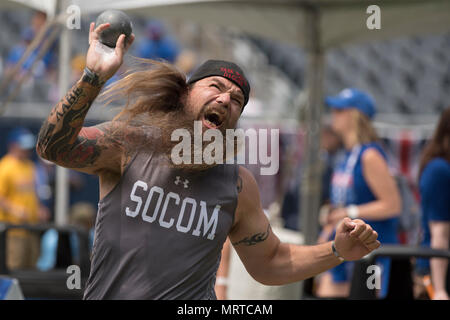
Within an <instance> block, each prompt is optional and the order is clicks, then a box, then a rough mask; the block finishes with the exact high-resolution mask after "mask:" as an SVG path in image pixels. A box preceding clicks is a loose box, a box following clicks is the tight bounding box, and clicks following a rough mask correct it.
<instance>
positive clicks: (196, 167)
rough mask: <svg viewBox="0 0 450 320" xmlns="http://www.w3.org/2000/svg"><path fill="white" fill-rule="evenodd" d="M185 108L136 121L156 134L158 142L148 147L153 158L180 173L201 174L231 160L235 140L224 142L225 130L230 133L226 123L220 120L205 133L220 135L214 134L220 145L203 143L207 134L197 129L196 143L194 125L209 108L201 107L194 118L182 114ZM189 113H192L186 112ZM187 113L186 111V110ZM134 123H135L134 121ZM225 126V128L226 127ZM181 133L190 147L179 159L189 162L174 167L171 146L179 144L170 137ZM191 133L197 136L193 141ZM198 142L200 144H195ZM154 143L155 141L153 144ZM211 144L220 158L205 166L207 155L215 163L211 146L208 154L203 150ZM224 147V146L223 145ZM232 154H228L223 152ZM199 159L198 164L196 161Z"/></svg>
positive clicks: (178, 139) (189, 114) (208, 142)
mask: <svg viewBox="0 0 450 320" xmlns="http://www.w3.org/2000/svg"><path fill="white" fill-rule="evenodd" d="M187 109H188V108H186V107H185V106H184V107H183V108H179V109H176V110H172V111H156V112H153V113H152V114H151V115H148V116H146V118H147V117H148V119H139V120H138V121H139V123H142V124H143V123H145V125H146V126H150V127H151V129H150V130H155V129H156V131H157V132H158V134H157V136H158V139H157V141H156V143H153V144H152V145H149V147H150V148H151V149H152V150H153V151H154V152H156V153H157V154H159V155H161V156H163V157H164V158H165V160H166V162H167V163H168V165H169V166H170V167H172V168H176V169H181V170H183V171H191V172H192V171H197V172H198V171H205V170H208V169H211V168H213V167H215V166H217V165H218V164H221V163H227V160H230V159H231V160H233V159H234V156H235V155H236V154H237V152H238V147H237V139H232V140H231V141H230V140H229V139H228V140H227V139H226V129H230V128H229V126H230V124H229V122H228V119H223V123H222V125H221V126H220V127H219V128H217V129H207V130H217V131H218V132H220V135H219V134H218V132H217V136H218V137H220V138H221V140H220V141H216V140H215V139H212V140H211V141H205V140H204V139H203V136H204V134H205V132H207V130H205V128H204V127H203V125H201V137H202V139H198V133H199V130H198V129H199V128H198V127H197V130H195V128H194V126H195V122H196V121H197V126H199V123H202V122H201V121H202V119H204V115H205V113H207V112H211V110H212V109H213V107H211V106H210V105H205V106H204V107H203V108H202V109H201V111H200V112H199V113H198V114H196V115H194V114H192V113H189V112H186V110H187ZM189 109H190V110H193V109H191V108H189ZM189 109H188V110H189ZM135 120H137V119H135ZM227 125H228V127H227ZM178 129H184V130H185V132H186V133H187V134H188V136H189V137H190V147H189V148H187V149H188V150H187V152H186V148H184V149H183V154H182V155H180V156H182V158H183V159H186V158H187V159H190V161H189V160H188V161H183V162H181V163H175V162H174V161H173V150H174V148H175V146H177V145H179V144H180V141H181V139H180V138H176V137H173V133H174V131H175V130H178ZM195 133H197V139H195V138H194V136H195ZM199 140H200V141H199ZM154 142H155V141H154ZM212 143H214V144H215V145H217V146H218V147H219V148H222V156H220V153H219V154H218V157H219V158H220V160H219V161H213V162H212V163H211V161H210V162H209V163H207V162H205V161H204V158H203V155H205V157H206V154H207V155H211V156H212V158H213V159H215V156H216V154H215V149H212V151H211V152H209V150H211V146H210V148H209V149H207V151H208V152H206V153H205V148H207V147H208V146H209V145H211V144H212ZM227 144H228V145H227ZM230 150H232V152H227V151H230ZM198 159H201V161H200V162H199V161H197V160H198Z"/></svg>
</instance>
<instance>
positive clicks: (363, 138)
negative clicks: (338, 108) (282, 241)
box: [353, 109, 379, 144]
mask: <svg viewBox="0 0 450 320" xmlns="http://www.w3.org/2000/svg"><path fill="white" fill-rule="evenodd" d="M353 120H354V121H355V124H356V126H355V127H356V136H357V139H358V142H359V143H362V144H364V143H370V142H376V141H378V140H379V139H378V135H377V133H376V131H375V128H374V127H373V125H372V123H371V122H370V119H369V118H368V117H367V116H366V115H365V114H363V113H362V112H361V111H359V110H357V109H353Z"/></svg>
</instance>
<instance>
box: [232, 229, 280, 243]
mask: <svg viewBox="0 0 450 320" xmlns="http://www.w3.org/2000/svg"><path fill="white" fill-rule="evenodd" d="M270 229H271V228H270V224H269V225H268V226H267V230H266V232H260V233H256V234H254V235H252V236H250V237H246V238H244V239H242V240H239V241H237V242H235V243H233V245H234V246H237V245H240V244H245V245H246V246H253V245H255V244H258V243H260V242H263V241H264V240H266V239H267V238H268V237H269V234H270Z"/></svg>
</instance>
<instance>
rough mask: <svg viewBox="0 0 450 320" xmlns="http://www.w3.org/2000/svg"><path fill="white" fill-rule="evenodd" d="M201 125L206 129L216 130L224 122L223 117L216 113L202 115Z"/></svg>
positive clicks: (210, 112)
mask: <svg viewBox="0 0 450 320" xmlns="http://www.w3.org/2000/svg"><path fill="white" fill-rule="evenodd" d="M202 122H203V125H204V126H205V127H207V128H208V129H218V128H220V127H221V126H222V124H223V123H224V122H225V115H223V114H220V113H218V112H216V111H213V110H212V111H208V112H206V113H205V114H204V115H203V119H202Z"/></svg>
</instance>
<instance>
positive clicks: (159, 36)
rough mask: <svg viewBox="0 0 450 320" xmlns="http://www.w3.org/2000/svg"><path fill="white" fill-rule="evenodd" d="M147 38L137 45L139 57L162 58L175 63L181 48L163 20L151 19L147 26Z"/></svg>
mask: <svg viewBox="0 0 450 320" xmlns="http://www.w3.org/2000/svg"><path fill="white" fill-rule="evenodd" d="M145 35H146V38H145V39H144V40H142V41H141V42H140V43H139V45H138V46H137V50H136V56H137V57H139V58H145V59H153V60H160V59H164V60H166V61H168V62H170V63H175V61H176V60H177V56H178V54H179V51H180V49H179V48H178V44H177V42H176V41H175V40H174V39H173V38H172V37H171V36H170V35H169V34H168V33H167V30H166V28H165V27H164V24H163V23H162V22H161V21H158V20H153V21H150V22H149V23H148V24H147V26H146V28H145Z"/></svg>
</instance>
